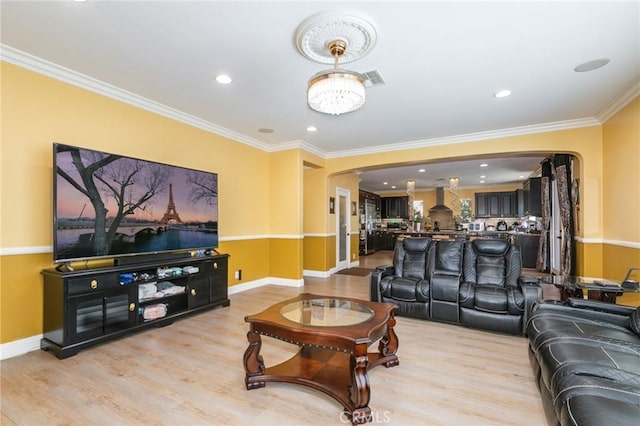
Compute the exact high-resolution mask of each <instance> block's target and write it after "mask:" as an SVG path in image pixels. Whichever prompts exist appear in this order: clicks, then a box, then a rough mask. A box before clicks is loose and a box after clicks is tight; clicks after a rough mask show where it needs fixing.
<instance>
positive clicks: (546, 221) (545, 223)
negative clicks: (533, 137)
mask: <svg viewBox="0 0 640 426" xmlns="http://www.w3.org/2000/svg"><path fill="white" fill-rule="evenodd" d="M552 173H553V172H552V166H551V160H549V159H548V158H547V159H546V160H544V161H543V162H542V177H541V179H540V182H541V192H542V194H541V199H542V232H541V233H540V244H539V245H538V258H537V260H536V269H537V270H538V271H541V272H548V271H549V270H550V265H549V259H550V257H551V251H550V248H549V242H550V241H549V238H550V229H551V179H552Z"/></svg>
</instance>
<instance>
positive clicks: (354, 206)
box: [351, 201, 358, 216]
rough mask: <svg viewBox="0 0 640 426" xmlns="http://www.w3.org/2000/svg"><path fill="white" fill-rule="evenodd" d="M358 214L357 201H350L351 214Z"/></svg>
mask: <svg viewBox="0 0 640 426" xmlns="http://www.w3.org/2000/svg"><path fill="white" fill-rule="evenodd" d="M357 214H358V203H356V202H355V201H352V202H351V216H355V215H357Z"/></svg>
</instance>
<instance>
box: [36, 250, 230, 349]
mask: <svg viewBox="0 0 640 426" xmlns="http://www.w3.org/2000/svg"><path fill="white" fill-rule="evenodd" d="M227 264H228V255H215V256H203V257H195V258H183V259H174V260H160V261H158V262H153V261H145V263H140V264H130V265H123V266H114V267H107V268H97V269H87V270H77V271H70V272H60V271H58V270H56V269H46V270H44V271H42V275H43V276H44V312H43V331H44V335H43V338H42V340H41V342H40V347H41V348H42V349H44V350H51V351H53V352H54V353H55V355H56V356H57V357H58V358H67V357H69V356H72V355H75V354H76V353H77V352H78V351H79V350H80V349H82V348H84V347H87V346H90V345H94V344H97V343H101V342H105V341H107V340H110V339H114V338H117V337H120V336H123V335H125V334H129V333H133V332H135V331H139V330H141V329H143V328H146V327H149V326H158V325H166V324H169V323H171V322H173V321H174V320H175V319H177V318H180V317H182V316H185V315H188V314H193V313H196V312H200V311H202V310H205V309H211V308H213V307H216V306H229V299H228V288H227V270H228V267H227Z"/></svg>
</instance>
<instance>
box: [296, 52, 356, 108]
mask: <svg viewBox="0 0 640 426" xmlns="http://www.w3.org/2000/svg"><path fill="white" fill-rule="evenodd" d="M328 47H329V51H330V52H331V56H333V57H334V68H333V69H330V70H325V71H320V72H319V73H317V74H315V75H314V76H313V77H311V79H310V80H309V84H308V87H307V102H308V104H309V107H310V108H311V109H313V110H315V111H318V112H321V113H324V114H331V115H340V114H344V113H347V112H351V111H355V110H357V109H359V108H361V107H362V106H363V105H364V102H365V90H364V79H363V78H362V76H361V75H360V74H359V73H357V72H355V71H349V70H345V69H340V68H338V62H339V60H340V57H341V56H342V55H344V52H345V50H346V48H347V43H346V42H345V41H344V40H340V39H336V40H332V41H330V42H329V46H328Z"/></svg>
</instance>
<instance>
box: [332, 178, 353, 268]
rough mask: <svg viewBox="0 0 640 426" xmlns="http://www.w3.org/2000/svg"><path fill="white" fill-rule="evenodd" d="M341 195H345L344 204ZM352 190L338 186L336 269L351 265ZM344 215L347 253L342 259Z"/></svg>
mask: <svg viewBox="0 0 640 426" xmlns="http://www.w3.org/2000/svg"><path fill="white" fill-rule="evenodd" d="M340 197H344V199H345V202H344V205H342V203H340ZM350 206H351V191H349V190H348V189H345V188H340V187H336V209H335V212H336V215H335V216H336V271H341V270H343V269H346V268H348V267H349V266H350V265H351V210H350ZM343 215H344V221H345V222H344V223H345V235H344V244H345V254H346V259H345V260H340V246H341V244H342V243H343V241H342V236H341V234H340V219H341V217H342V216H343Z"/></svg>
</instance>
